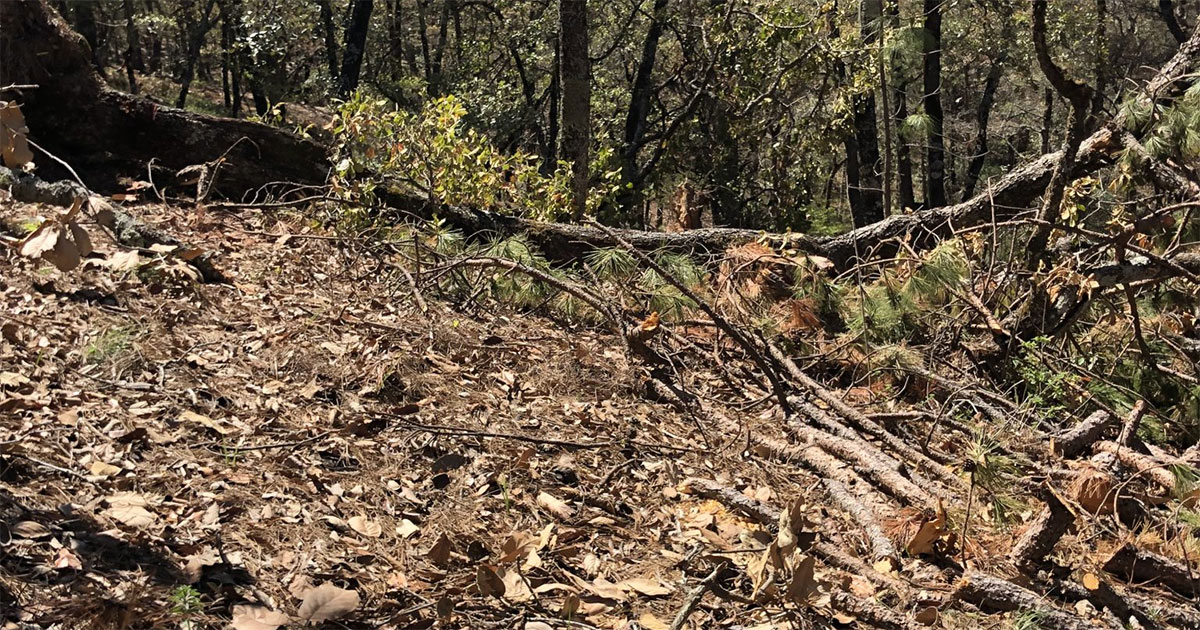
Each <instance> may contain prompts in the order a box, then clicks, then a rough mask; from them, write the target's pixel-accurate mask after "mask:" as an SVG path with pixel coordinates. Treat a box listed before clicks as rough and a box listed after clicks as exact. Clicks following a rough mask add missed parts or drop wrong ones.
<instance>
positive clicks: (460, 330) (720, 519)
mask: <svg viewBox="0 0 1200 630" xmlns="http://www.w3.org/2000/svg"><path fill="white" fill-rule="evenodd" d="M0 194H2V193H0ZM130 209H131V210H132V211H133V212H134V213H135V214H136V215H137V216H139V217H140V218H142V219H143V220H145V221H146V222H147V223H149V224H152V225H154V226H156V227H159V228H161V229H163V230H165V231H166V232H168V233H171V234H174V235H176V236H178V237H180V238H181V239H183V240H185V241H187V242H190V243H192V244H194V245H197V246H199V247H201V248H203V249H205V250H208V251H213V252H216V253H217V254H218V258H217V260H218V264H219V265H220V267H221V269H222V270H223V271H224V272H225V273H226V274H227V275H228V276H229V277H231V278H233V283H232V284H229V285H219V284H202V283H198V282H197V281H196V278H195V277H194V274H193V273H192V272H189V270H188V268H187V267H186V265H184V264H182V263H179V262H168V263H164V264H157V265H153V264H150V265H146V264H144V265H142V266H139V267H135V268H133V269H125V270H120V269H118V268H117V267H115V266H113V265H112V264H110V263H111V261H113V260H114V259H118V258H119V256H118V254H119V253H120V252H122V251H125V248H121V247H118V246H115V245H114V244H113V243H112V241H111V240H108V239H106V237H105V236H104V235H103V234H102V233H101V232H100V230H98V229H96V226H85V227H87V228H88V229H89V232H90V233H91V236H92V241H93V243H94V245H95V248H96V253H95V254H93V255H92V257H91V259H89V260H88V261H86V262H85V264H84V265H83V267H81V268H80V269H77V270H74V271H71V272H59V271H57V270H56V269H55V268H54V267H53V266H51V265H50V264H49V263H47V262H46V261H43V260H30V259H28V258H23V257H20V256H18V255H17V253H16V251H15V248H11V247H9V248H4V249H3V250H2V253H0V331H2V332H3V335H2V338H0V517H2V519H3V525H2V526H0V602H2V603H3V611H2V615H3V617H4V619H6V620H8V625H6V626H5V627H6V628H151V627H153V628H174V627H178V628H224V627H231V626H230V624H231V623H232V627H234V628H237V629H239V630H252V629H253V630H263V629H267V630H270V629H271V628H275V627H279V626H281V625H286V624H288V623H290V624H292V627H297V626H300V625H303V624H304V623H309V622H315V623H321V622H322V621H324V623H325V624H326V626H327V627H330V628H429V627H440V628H490V627H495V628H525V629H527V630H539V629H543V630H544V629H545V628H593V627H596V628H623V629H631V630H632V629H634V628H642V629H648V630H654V629H659V628H668V627H671V626H672V623H673V621H674V620H675V617H676V616H677V615H678V614H679V613H680V612H681V611H683V612H686V613H688V614H687V615H684V617H686V619H681V620H680V621H679V624H678V625H677V626H675V627H679V628H687V627H690V628H717V627H722V628H758V629H760V630H767V629H771V628H807V627H845V628H850V627H856V626H858V625H865V624H864V623H863V622H861V620H858V619H856V615H855V614H854V613H853V612H852V611H850V610H849V608H848V607H847V606H846V605H845V604H844V602H843V604H842V605H837V606H835V605H834V603H835V602H834V599H835V594H836V593H843V594H844V593H850V594H852V596H853V598H854V599H855V600H856V601H862V602H868V603H870V604H872V605H877V606H884V607H887V606H892V607H895V608H897V609H896V610H895V614H896V615H898V619H900V621H898V622H897V623H901V622H903V625H898V626H895V627H909V626H910V625H911V626H912V627H925V626H927V625H932V626H935V627H945V628H957V627H967V626H975V627H1006V628H1033V627H1038V625H1037V623H1038V618H1037V616H1036V614H1035V613H1036V611H1027V610H1019V609H1018V610H1012V611H1007V612H1005V611H1001V614H998V615H983V614H981V613H979V612H977V611H975V610H973V609H972V608H970V607H963V606H958V605H953V604H947V603H946V602H947V597H948V595H949V594H950V592H951V591H953V589H954V588H955V577H954V576H955V575H956V569H955V568H954V563H953V561H952V560H948V559H945V558H942V559H934V560H929V559H918V558H913V557H907V555H906V556H905V557H904V558H903V559H902V560H900V561H898V562H895V563H893V564H891V565H888V564H887V563H886V562H885V563H884V564H883V565H880V564H879V563H875V562H873V560H872V559H871V558H870V544H871V543H870V541H869V540H868V534H867V533H866V532H864V531H863V529H862V527H860V526H859V525H856V524H852V522H851V521H850V519H848V518H847V517H846V515H845V513H844V511H843V510H841V509H836V508H834V507H832V505H831V503H830V495H829V494H828V493H827V486H825V485H823V484H822V482H821V479H819V478H817V477H816V476H814V475H812V474H811V473H809V472H807V471H805V470H804V469H802V468H801V467H800V466H798V465H795V464H792V463H789V462H787V461H781V460H780V459H779V458H778V457H775V458H771V457H765V456H762V455H763V452H762V451H761V450H760V448H759V447H757V446H756V447H748V446H747V445H748V444H749V443H750V436H751V435H753V436H754V437H755V439H756V440H764V439H765V440H767V441H770V440H776V441H778V442H781V443H786V442H787V439H788V437H787V433H786V432H785V431H784V428H783V427H784V426H785V423H784V421H783V417H782V414H781V412H780V411H779V410H778V409H777V407H775V406H772V405H769V404H763V403H758V404H755V403H753V402H751V403H744V404H739V405H734V406H731V407H727V408H731V409H735V410H736V411H735V412H732V413H730V414H729V415H725V416H722V417H721V418H720V420H719V421H717V420H714V419H713V418H702V417H696V416H691V415H687V414H681V413H680V412H678V411H676V410H675V409H674V408H673V407H671V406H669V405H666V404H658V403H653V402H649V401H648V399H647V397H646V396H645V395H644V391H643V389H642V388H643V385H642V382H643V376H644V373H643V372H644V370H645V369H646V368H645V367H643V366H641V365H640V364H636V363H634V362H631V361H630V359H629V358H628V357H627V355H626V351H625V348H624V346H623V344H622V342H621V341H620V340H619V339H618V338H617V337H614V336H612V335H609V334H606V333H603V332H599V331H596V330H590V329H586V328H579V327H571V326H569V325H564V324H563V323H562V322H555V321H551V320H549V319H545V318H542V317H539V316H535V315H531V314H528V313H520V312H515V311H512V310H509V309H506V308H504V307H500V306H495V305H494V304H493V305H488V304H483V303H478V302H476V303H472V304H471V305H470V306H466V307H457V308H456V307H454V306H452V305H450V304H448V303H445V302H443V301H440V300H438V299H436V297H435V296H426V298H427V299H426V300H425V303H426V306H427V309H426V310H422V309H421V308H420V305H419V304H418V303H417V302H416V300H414V299H413V297H412V295H411V292H410V290H409V288H408V287H407V286H406V285H405V284H404V283H403V282H401V281H400V280H399V279H398V278H396V277H394V272H393V270H390V269H389V268H388V267H385V266H382V265H379V264H377V261H373V260H371V259H370V258H369V257H363V256H361V255H359V254H356V253H355V251H354V250H353V248H347V247H345V246H344V242H343V241H340V240H339V239H337V238H335V237H333V236H330V235H329V234H328V233H325V232H323V231H322V230H321V229H319V228H317V227H315V223H314V222H313V221H311V220H309V219H306V218H305V217H303V216H301V215H299V214H295V213H291V214H289V213H284V212H280V213H274V214H266V213H264V212H262V211H256V210H245V211H242V212H215V211H212V210H209V211H206V212H198V211H196V210H194V209H191V208H186V207H174V206H164V205H161V204H140V205H134V206H132V207H131V208H130ZM52 212H54V210H53V209H51V208H48V207H45V206H34V205H28V204H21V203H16V202H13V201H11V200H7V199H5V200H0V220H2V222H3V223H4V225H5V226H6V228H5V231H6V232H8V233H9V235H8V238H7V240H8V242H10V243H11V242H15V239H16V237H17V236H19V235H20V233H21V232H22V231H27V230H29V229H32V227H34V226H36V217H38V216H44V215H48V214H50V213H52ZM141 255H142V257H143V261H144V262H145V261H152V260H153V259H154V256H155V255H156V254H155V252H153V251H143V252H142V253H141ZM687 379H688V382H689V385H690V387H691V388H692V389H693V390H694V391H697V392H700V393H701V395H702V396H707V397H710V398H712V399H714V400H717V399H726V400H728V399H729V396H730V392H729V391H728V390H729V385H728V384H727V383H725V382H723V381H722V379H721V378H720V375H718V374H715V373H711V372H707V371H705V370H703V369H697V370H696V372H695V373H694V374H689V375H688V376H687ZM871 410H872V411H878V412H894V411H903V409H899V408H897V407H895V405H894V404H893V405H889V404H888V403H887V402H885V401H875V402H873V403H872V408H871ZM730 427H736V431H731V430H730ZM920 430H921V431H924V429H920ZM947 439H949V438H947ZM801 446H803V445H801ZM801 450H803V449H801ZM956 474H958V472H954V471H951V472H950V475H951V476H953V475H956ZM693 477H694V478H699V479H703V480H709V481H714V482H716V483H717V484H719V485H721V486H724V487H728V488H732V489H734V490H735V491H737V492H739V493H740V495H741V496H742V497H744V498H748V499H752V500H754V501H757V502H759V504H761V505H766V506H774V507H773V509H776V510H777V509H778V508H780V507H782V508H785V509H784V514H785V515H786V516H789V518H791V519H792V521H793V523H792V525H793V530H794V531H795V532H803V534H802V535H801V534H797V535H798V536H800V537H801V538H805V539H806V542H805V543H803V544H812V543H813V541H816V544H817V545H821V544H824V545H826V547H825V548H826V549H832V550H834V551H836V552H837V553H840V554H844V555H845V556H846V557H847V558H849V560H848V561H847V562H850V561H854V562H859V564H861V565H862V566H863V567H867V566H870V567H872V568H871V569H869V570H867V572H868V573H871V574H872V575H874V578H870V576H864V575H857V574H855V572H854V571H851V570H847V569H846V566H841V567H834V566H831V565H830V563H828V562H825V561H817V562H811V561H808V564H807V565H805V564H804V563H803V562H802V563H801V564H799V565H792V566H790V568H789V571H790V572H791V573H790V574H791V575H792V578H791V579H790V582H788V583H786V584H783V585H781V586H779V587H778V588H777V587H776V585H773V584H772V577H773V575H774V572H775V571H776V570H778V571H781V572H782V571H783V570H784V569H783V566H784V565H781V566H779V567H774V568H773V567H772V566H771V564H770V562H768V560H766V559H763V558H764V550H767V553H768V554H769V553H771V552H770V549H772V548H774V545H776V542H772V541H773V539H774V534H772V533H768V531H767V530H768V529H769V528H768V527H767V526H766V525H764V524H763V523H762V522H754V520H753V519H748V518H747V517H746V516H745V515H744V514H734V513H731V512H730V510H729V507H728V506H727V505H725V504H723V503H721V502H717V501H713V500H706V499H702V498H700V497H699V496H698V495H697V494H695V493H691V492H690V491H689V488H688V487H687V486H686V484H684V483H683V482H684V481H685V480H687V479H689V478H693ZM848 490H849V492H850V493H851V494H852V495H855V496H857V497H858V498H859V499H860V500H861V501H863V502H864V503H865V504H867V505H871V506H873V507H874V508H875V509H876V513H877V514H878V515H880V521H881V522H882V523H883V524H884V525H885V527H886V528H887V531H888V533H889V535H890V536H892V537H893V538H894V539H895V541H897V542H898V544H899V545H900V546H904V545H905V544H906V543H907V544H909V545H911V544H912V542H913V536H914V532H913V528H914V527H917V526H920V527H924V525H923V524H924V523H928V522H930V520H931V518H932V517H931V516H930V515H929V514H928V513H927V512H928V511H926V512H925V513H923V512H921V511H920V510H914V509H912V508H896V507H895V506H889V505H882V504H877V503H878V502H879V501H880V499H878V498H877V497H875V494H876V493H872V492H871V491H870V488H867V487H853V486H852V487H850V488H849V489H848ZM954 501H955V504H954V506H953V509H952V510H951V514H952V515H959V514H961V509H962V505H961V501H960V500H959V499H957V498H956V499H955V500H954ZM930 507H931V509H932V506H930ZM968 509H969V508H968ZM981 512H982V510H981ZM1032 514H1033V511H1030V512H1029V514H1027V515H1026V518H1029V517H1031V516H1032ZM774 515H775V512H772V513H770V514H768V515H767V516H768V517H773V516H774ZM761 520H762V519H759V521H761ZM933 520H936V519H933ZM978 523H979V524H978V525H977V526H976V527H977V529H976V530H975V531H976V532H977V533H975V536H976V538H975V539H974V541H973V545H974V546H970V545H969V546H968V551H969V552H970V553H971V555H972V556H973V557H972V564H973V567H975V568H980V567H983V568H989V567H993V566H996V564H997V562H999V561H998V560H997V559H996V558H998V557H1002V555H1003V553H1004V550H1005V549H1007V548H1008V547H1009V546H1011V541H1012V540H1013V538H1014V537H1015V536H1016V535H1017V534H1018V533H1019V532H1018V530H1019V528H1017V529H1001V528H999V527H993V526H992V525H990V524H989V523H988V519H987V516H986V515H981V516H979V517H978ZM781 528H782V529H785V530H786V529H788V525H787V524H783V525H781ZM939 535H940V533H939ZM935 538H936V536H935ZM931 544H932V543H931ZM829 553H833V552H829ZM859 559H861V560H859ZM856 566H857V565H856ZM879 573H886V575H879ZM869 578H870V579H869ZM881 584H894V585H895V586H896V590H895V591H889V590H885V589H882V588H881V587H880V585H881ZM785 589H786V591H787V594H786V595H787V596H784V593H783V590H785ZM776 590H778V591H779V592H775V591H776ZM902 591H903V592H905V593H907V594H906V595H905V596H903V597H901V596H899V595H898V593H900V592H902ZM694 592H695V593H701V594H706V595H705V597H704V598H703V599H700V600H698V604H697V603H696V602H691V603H688V600H689V599H690V597H689V596H690V595H691V594H692V593H694ZM1080 614H1083V613H1080ZM881 623H882V622H881V621H880V620H879V619H878V618H872V621H871V624H870V625H880V624H881ZM1030 623H1032V624H1034V625H1030ZM256 624H257V625H256ZM539 624H540V625H539ZM1022 624H1024V625H1022ZM1046 627H1049V626H1046Z"/></svg>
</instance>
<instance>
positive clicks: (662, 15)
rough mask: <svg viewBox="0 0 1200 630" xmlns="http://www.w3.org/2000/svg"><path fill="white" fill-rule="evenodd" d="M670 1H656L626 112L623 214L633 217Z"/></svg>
mask: <svg viewBox="0 0 1200 630" xmlns="http://www.w3.org/2000/svg"><path fill="white" fill-rule="evenodd" d="M666 8H667V0H654V8H653V9H652V10H651V13H650V16H651V19H650V28H649V29H647V30H646V39H645V40H644V41H643V42H642V59H641V62H640V63H638V68H637V73H636V74H634V77H633V86H632V88H631V90H630V96H629V110H628V111H627V112H626V114H625V146H624V147H623V148H622V150H621V184H622V186H621V188H622V190H621V198H620V200H619V201H618V203H619V205H620V208H621V214H622V215H624V216H631V215H632V212H633V206H634V204H636V203H637V201H638V199H639V198H640V196H641V195H640V186H641V184H640V182H641V179H642V178H641V177H640V176H639V175H640V174H639V173H638V170H639V168H638V154H639V152H640V151H641V148H642V138H643V137H644V136H645V135H646V120H647V117H648V116H649V113H650V97H651V95H652V93H653V90H654V66H655V62H656V61H657V59H658V41H659V38H660V37H662V32H663V26H664V21H665V19H666Z"/></svg>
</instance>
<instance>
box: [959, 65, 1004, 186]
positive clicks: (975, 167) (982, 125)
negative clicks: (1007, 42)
mask: <svg viewBox="0 0 1200 630" xmlns="http://www.w3.org/2000/svg"><path fill="white" fill-rule="evenodd" d="M1002 63H1003V60H997V61H995V62H993V63H992V67H991V68H989V69H988V75H987V79H986V80H985V81H984V83H983V95H982V96H981V97H980V98H979V108H978V109H976V110H975V125H976V129H975V154H974V155H972V156H971V162H970V163H969V164H968V165H967V178H966V181H965V182H964V183H963V199H970V198H971V197H974V196H975V186H976V185H977V184H978V183H979V176H980V174H981V173H983V165H984V163H985V162H986V161H987V154H988V119H989V118H991V115H992V105H993V104H995V102H996V90H997V89H998V88H999V87H1000V77H1001V76H1002V75H1003V74H1004V68H1003V66H1002V65H1001V64H1002Z"/></svg>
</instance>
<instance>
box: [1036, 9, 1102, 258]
mask: <svg viewBox="0 0 1200 630" xmlns="http://www.w3.org/2000/svg"><path fill="white" fill-rule="evenodd" d="M1047 4H1048V2H1047V0H1033V48H1034V52H1035V54H1036V56H1037V60H1038V66H1039V67H1040V68H1041V69H1042V74H1044V75H1046V80H1048V81H1049V82H1050V85H1052V86H1054V90H1055V91H1056V92H1058V93H1059V94H1061V95H1062V96H1064V97H1066V99H1067V101H1068V102H1070V103H1071V112H1070V114H1069V115H1068V116H1067V132H1066V137H1065V139H1064V140H1063V153H1062V160H1061V161H1060V162H1059V163H1058V164H1057V165H1055V167H1054V173H1053V175H1052V176H1051V178H1050V184H1049V185H1048V187H1047V189H1046V194H1045V195H1044V196H1043V198H1042V207H1041V209H1040V210H1039V211H1038V219H1040V220H1042V221H1043V222H1045V221H1048V220H1050V219H1051V218H1053V217H1055V216H1057V213H1058V208H1059V206H1060V205H1061V204H1062V199H1063V194H1064V190H1065V189H1066V186H1067V183H1068V182H1069V181H1070V180H1071V175H1072V171H1074V168H1075V153H1076V152H1077V150H1078V149H1079V144H1080V143H1081V142H1082V141H1083V134H1084V132H1085V130H1086V129H1087V120H1088V108H1089V107H1090V106H1091V104H1092V89H1091V88H1090V87H1088V86H1087V85H1086V84H1084V83H1082V82H1080V81H1076V80H1073V79H1069V78H1067V76H1066V74H1065V73H1064V72H1063V70H1062V68H1059V67H1058V66H1057V65H1056V64H1055V63H1054V60H1053V59H1052V58H1051V57H1050V48H1049V45H1048V44H1047V43H1046V8H1047ZM1050 231H1051V228H1050V227H1049V226H1048V225H1047V224H1045V223H1043V224H1042V225H1039V226H1038V228H1037V229H1036V230H1035V231H1034V233H1033V236H1031V237H1030V239H1029V245H1028V248H1027V250H1026V256H1027V257H1026V268H1027V269H1029V270H1031V271H1032V270H1035V269H1037V266H1038V263H1039V262H1041V261H1042V260H1044V258H1045V250H1046V243H1047V241H1048V240H1049V238H1050Z"/></svg>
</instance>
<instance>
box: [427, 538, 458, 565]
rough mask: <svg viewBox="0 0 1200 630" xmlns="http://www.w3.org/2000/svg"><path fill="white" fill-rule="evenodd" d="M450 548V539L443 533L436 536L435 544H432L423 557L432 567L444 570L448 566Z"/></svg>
mask: <svg viewBox="0 0 1200 630" xmlns="http://www.w3.org/2000/svg"><path fill="white" fill-rule="evenodd" d="M451 547H452V545H451V544H450V538H449V537H448V536H446V534H445V532H443V533H442V535H441V536H438V539H437V542H434V543H433V546H432V547H430V548H429V553H427V554H425V555H426V557H428V558H429V561H430V562H432V563H433V564H434V565H436V566H439V567H442V568H446V567H447V566H449V564H450V550H451Z"/></svg>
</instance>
